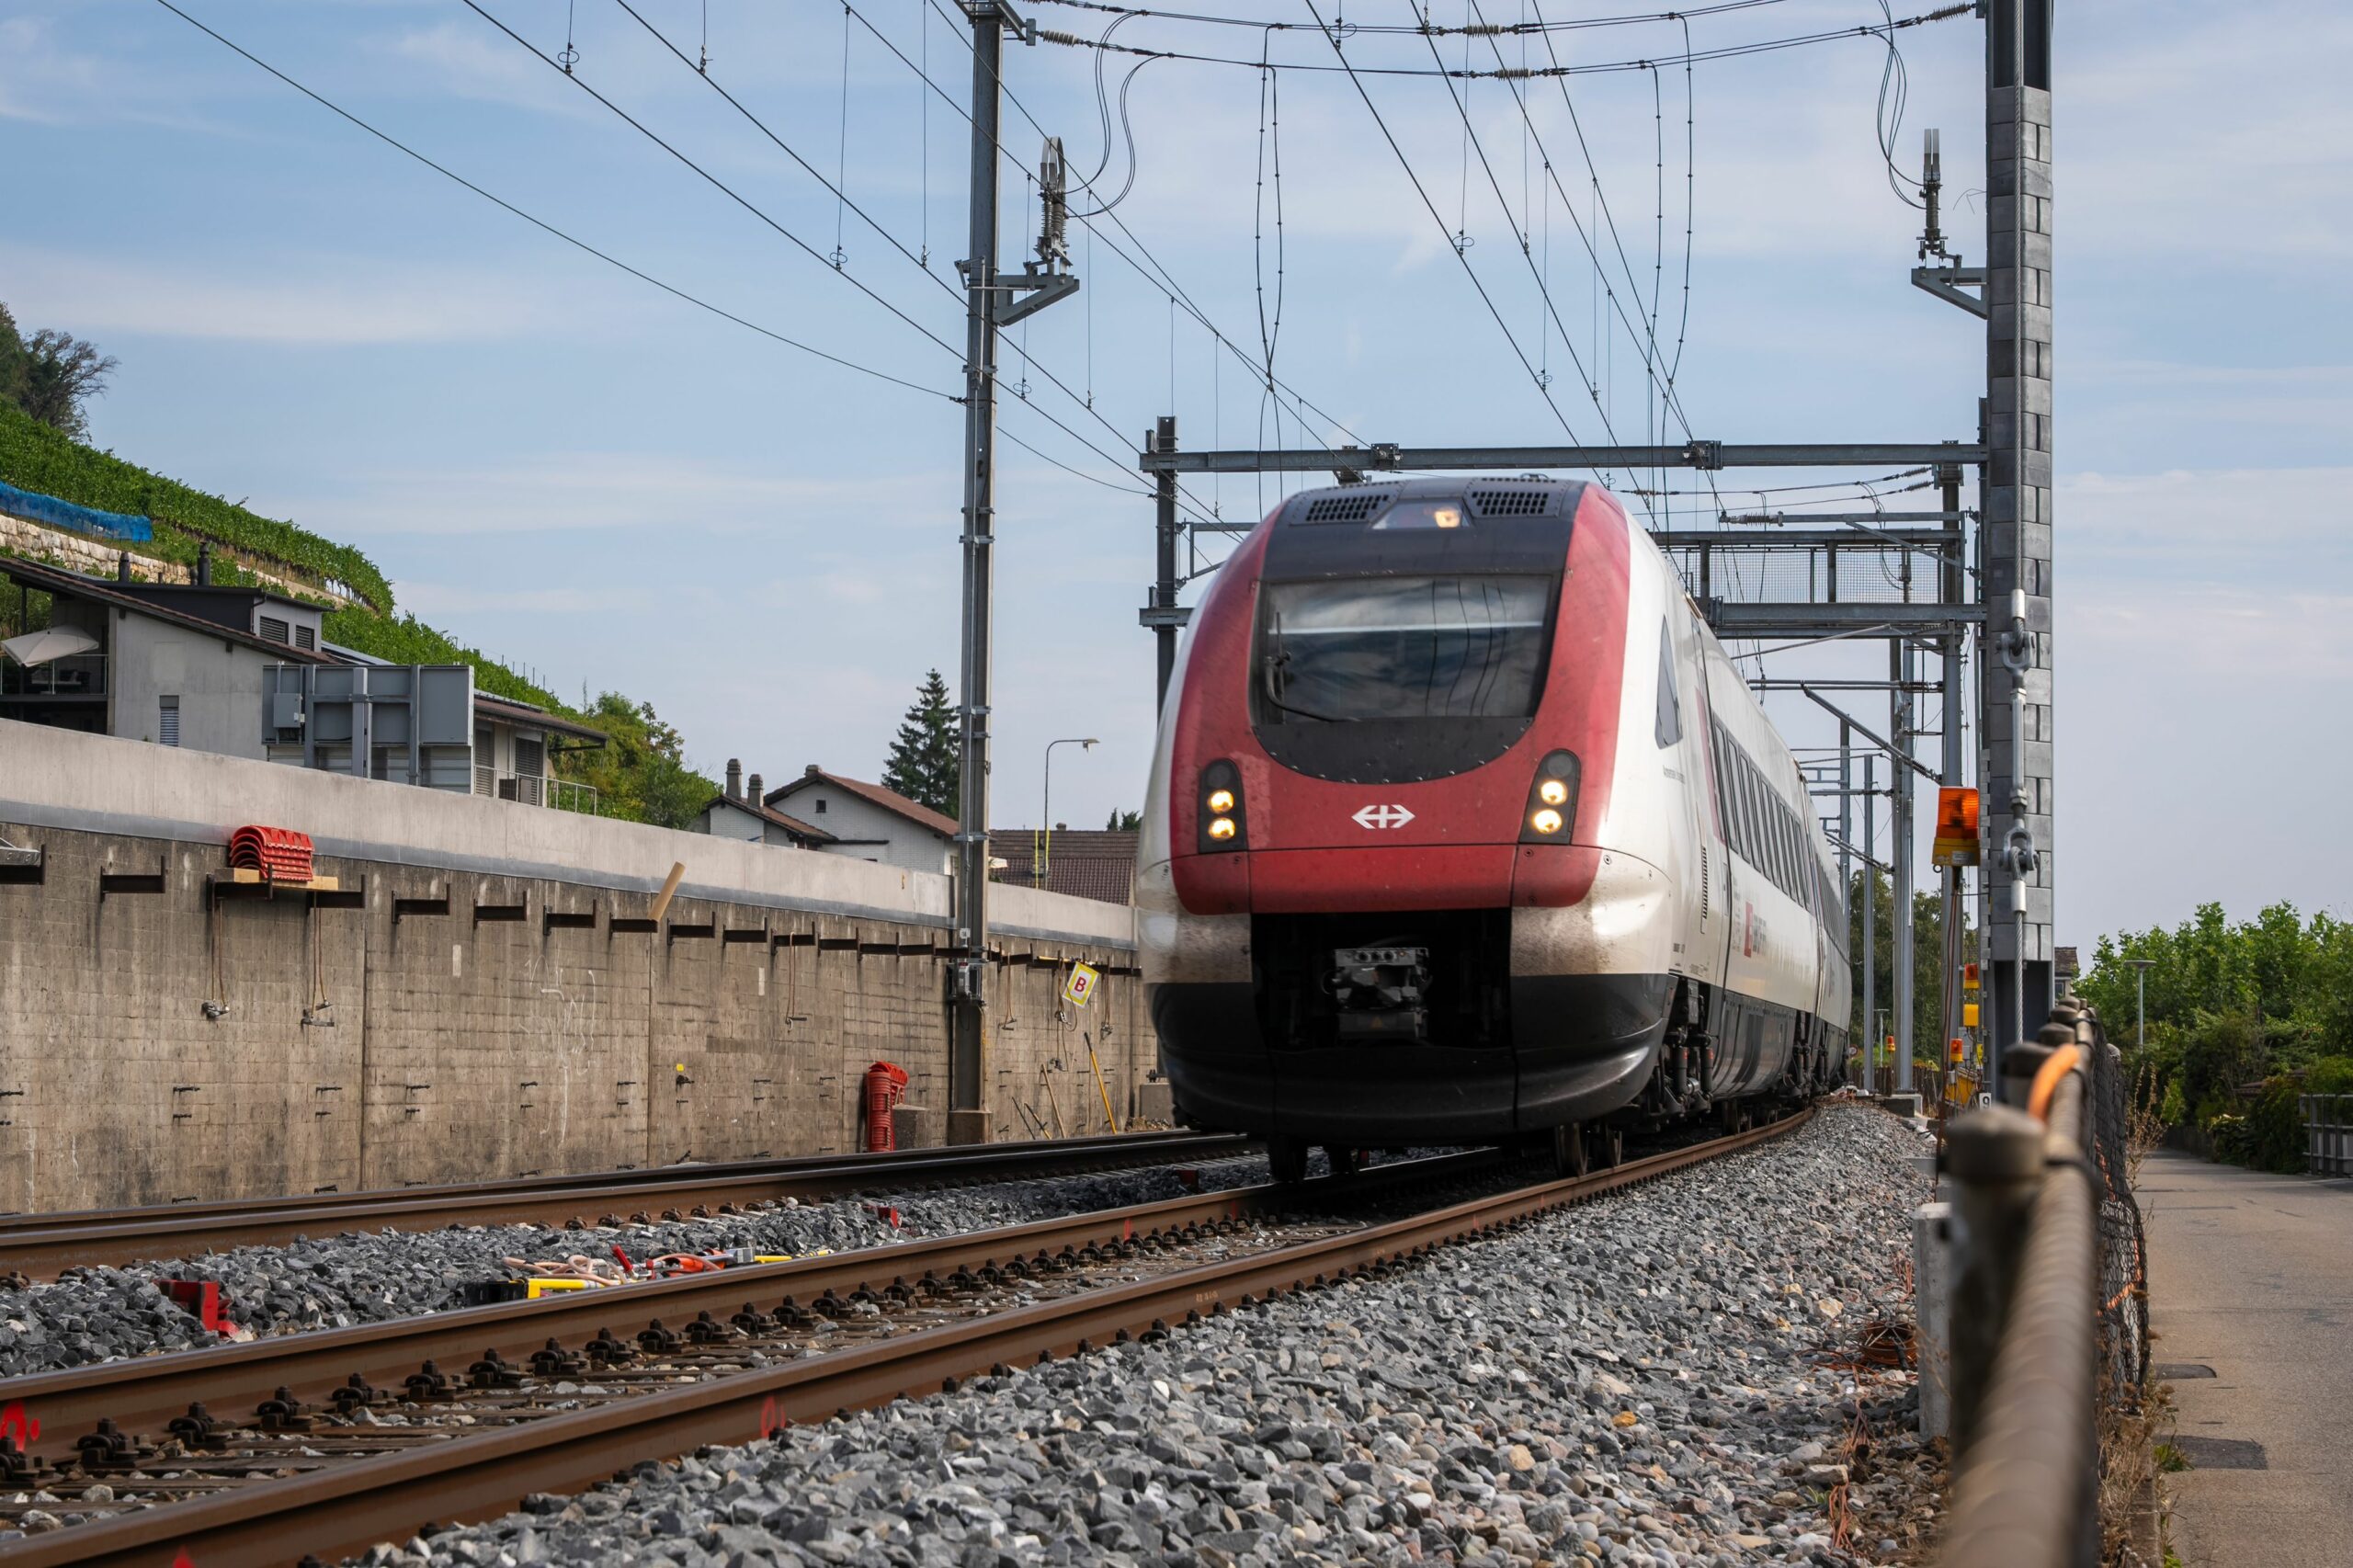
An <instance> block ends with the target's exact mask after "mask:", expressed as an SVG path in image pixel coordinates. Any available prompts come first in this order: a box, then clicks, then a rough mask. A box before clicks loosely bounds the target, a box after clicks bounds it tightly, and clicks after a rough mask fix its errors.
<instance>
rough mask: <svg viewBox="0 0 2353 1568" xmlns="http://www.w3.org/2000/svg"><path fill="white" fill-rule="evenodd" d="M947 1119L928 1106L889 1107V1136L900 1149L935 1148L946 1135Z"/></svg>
mask: <svg viewBox="0 0 2353 1568" xmlns="http://www.w3.org/2000/svg"><path fill="white" fill-rule="evenodd" d="M947 1131H948V1128H947V1119H946V1118H944V1117H943V1116H941V1115H940V1113H939V1112H938V1111H936V1110H933V1109H932V1108H929V1107H928V1106H919V1105H902V1106H892V1108H891V1138H892V1142H893V1144H894V1145H895V1146H896V1147H898V1148H901V1149H937V1148H938V1147H939V1146H940V1145H941V1144H942V1143H943V1142H945V1141H946V1137H947Z"/></svg>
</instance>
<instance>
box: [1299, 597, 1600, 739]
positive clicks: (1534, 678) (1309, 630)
mask: <svg viewBox="0 0 2353 1568" xmlns="http://www.w3.org/2000/svg"><path fill="white" fill-rule="evenodd" d="M1552 586H1553V579H1552V578H1550V577H1540V576H1530V575H1512V576H1502V575H1496V576H1443V577H1440V576H1428V577H1353V578H1325V579H1321V580H1318V581H1313V582H1304V583H1269V584H1267V585H1265V586H1264V587H1263V588H1262V589H1261V591H1260V594H1259V601H1258V659H1257V665H1258V679H1257V680H1256V683H1255V692H1254V695H1255V698H1256V701H1255V704H1254V705H1255V706H1256V709H1257V713H1256V719H1257V722H1259V723H1261V724H1293V723H1299V724H1314V723H1350V722H1362V721H1365V720H1381V719H1525V718H1527V717H1529V715H1531V714H1533V713H1534V712H1535V711H1536V701H1537V698H1538V697H1539V695H1540V693H1541V691H1542V687H1543V675H1544V662H1545V654H1546V651H1547V649H1548V648H1549V646H1550V644H1551V641H1552V638H1551V631H1552V613H1551V612H1552Z"/></svg>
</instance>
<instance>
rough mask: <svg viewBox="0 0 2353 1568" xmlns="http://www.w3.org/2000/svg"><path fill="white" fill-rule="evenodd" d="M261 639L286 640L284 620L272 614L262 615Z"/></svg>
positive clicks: (271, 640)
mask: <svg viewBox="0 0 2353 1568" xmlns="http://www.w3.org/2000/svg"><path fill="white" fill-rule="evenodd" d="M261 639H262V641H263V642H286V641H288V638H287V635H286V622H284V621H283V620H280V619H278V617H276V616H274V615H266V616H263V617H262V618H261Z"/></svg>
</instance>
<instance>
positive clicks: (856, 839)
mask: <svg viewBox="0 0 2353 1568" xmlns="http://www.w3.org/2000/svg"><path fill="white" fill-rule="evenodd" d="M762 803H763V804H765V805H767V807H769V808H770V809H771V810H773V811H777V812H785V813H788V814H790V816H791V817H792V818H793V819H794V820H796V821H798V822H801V823H806V824H809V825H810V826H812V827H814V828H817V829H819V830H821V831H822V832H823V833H824V835H825V839H824V841H822V842H819V843H815V844H813V845H811V846H810V847H812V848H813V849H821V850H823V851H824V852H825V853H826V854H828V855H848V856H852V857H854V858H858V859H860V860H876V861H880V862H881V863H882V864H883V865H885V866H896V867H899V868H900V869H903V870H909V871H932V872H937V873H940V874H944V875H952V874H953V873H954V871H955V869H956V819H955V818H953V817H949V816H943V815H941V814H940V813H939V812H935V811H933V810H932V809H931V808H930V807H929V806H926V805H922V804H919V803H918V802H916V801H910V800H908V799H907V798H906V797H905V796H904V795H902V794H900V793H899V792H898V791H897V790H886V789H884V788H883V787H882V786H881V785H880V784H869V783H868V782H866V781H865V780H864V779H862V778H844V777H843V776H842V775H840V774H838V773H828V772H826V771H825V770H824V768H822V767H818V766H817V765H816V764H815V763H811V764H810V765H809V766H808V767H806V768H804V769H803V770H802V771H801V777H800V778H796V779H794V780H792V782H790V784H786V785H782V786H780V787H779V788H777V789H774V790H769V791H768V792H767V794H766V795H765V796H764V797H762Z"/></svg>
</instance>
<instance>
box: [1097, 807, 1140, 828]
mask: <svg viewBox="0 0 2353 1568" xmlns="http://www.w3.org/2000/svg"><path fill="white" fill-rule="evenodd" d="M1142 827H1143V813H1142V812H1123V811H1120V810H1118V809H1116V808H1114V809H1113V811H1112V812H1111V820H1110V821H1109V822H1107V823H1105V824H1103V831H1104V832H1106V833H1136V832H1140V831H1141V830H1142Z"/></svg>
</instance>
